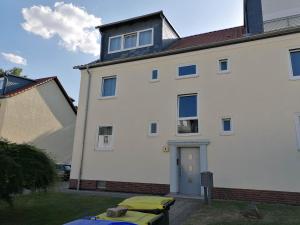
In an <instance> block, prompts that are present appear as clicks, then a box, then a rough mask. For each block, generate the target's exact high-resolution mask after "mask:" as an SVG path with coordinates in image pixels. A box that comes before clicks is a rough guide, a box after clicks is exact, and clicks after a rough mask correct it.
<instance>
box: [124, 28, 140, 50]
mask: <svg viewBox="0 0 300 225" xmlns="http://www.w3.org/2000/svg"><path fill="white" fill-rule="evenodd" d="M133 35H135V36H136V40H135V46H134V47H131V48H125V37H126V36H133ZM138 41H139V33H138V32H132V33H128V34H124V35H123V45H122V46H123V49H124V51H127V50H132V49H136V48H137V46H138Z"/></svg>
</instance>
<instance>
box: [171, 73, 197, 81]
mask: <svg viewBox="0 0 300 225" xmlns="http://www.w3.org/2000/svg"><path fill="white" fill-rule="evenodd" d="M196 77H199V75H198V74H193V75H186V76H178V75H177V76H176V80H181V79H188V78H196Z"/></svg>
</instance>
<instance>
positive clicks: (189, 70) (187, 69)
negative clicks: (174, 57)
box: [178, 65, 197, 77]
mask: <svg viewBox="0 0 300 225" xmlns="http://www.w3.org/2000/svg"><path fill="white" fill-rule="evenodd" d="M191 76H197V66H196V65H189V66H180V67H178V77H191Z"/></svg>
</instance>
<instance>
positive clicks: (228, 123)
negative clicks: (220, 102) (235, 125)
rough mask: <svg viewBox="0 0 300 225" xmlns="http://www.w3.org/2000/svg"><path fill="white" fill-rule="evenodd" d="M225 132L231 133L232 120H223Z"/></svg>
mask: <svg viewBox="0 0 300 225" xmlns="http://www.w3.org/2000/svg"><path fill="white" fill-rule="evenodd" d="M223 130H224V131H231V120H230V119H223Z"/></svg>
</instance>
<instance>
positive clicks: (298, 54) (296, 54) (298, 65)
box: [290, 50, 300, 79]
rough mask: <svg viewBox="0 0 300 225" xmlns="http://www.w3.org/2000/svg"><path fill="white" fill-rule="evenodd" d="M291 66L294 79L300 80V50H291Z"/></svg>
mask: <svg viewBox="0 0 300 225" xmlns="http://www.w3.org/2000/svg"><path fill="white" fill-rule="evenodd" d="M290 57H291V66H292V76H293V78H297V79H300V50H291V51H290Z"/></svg>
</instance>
